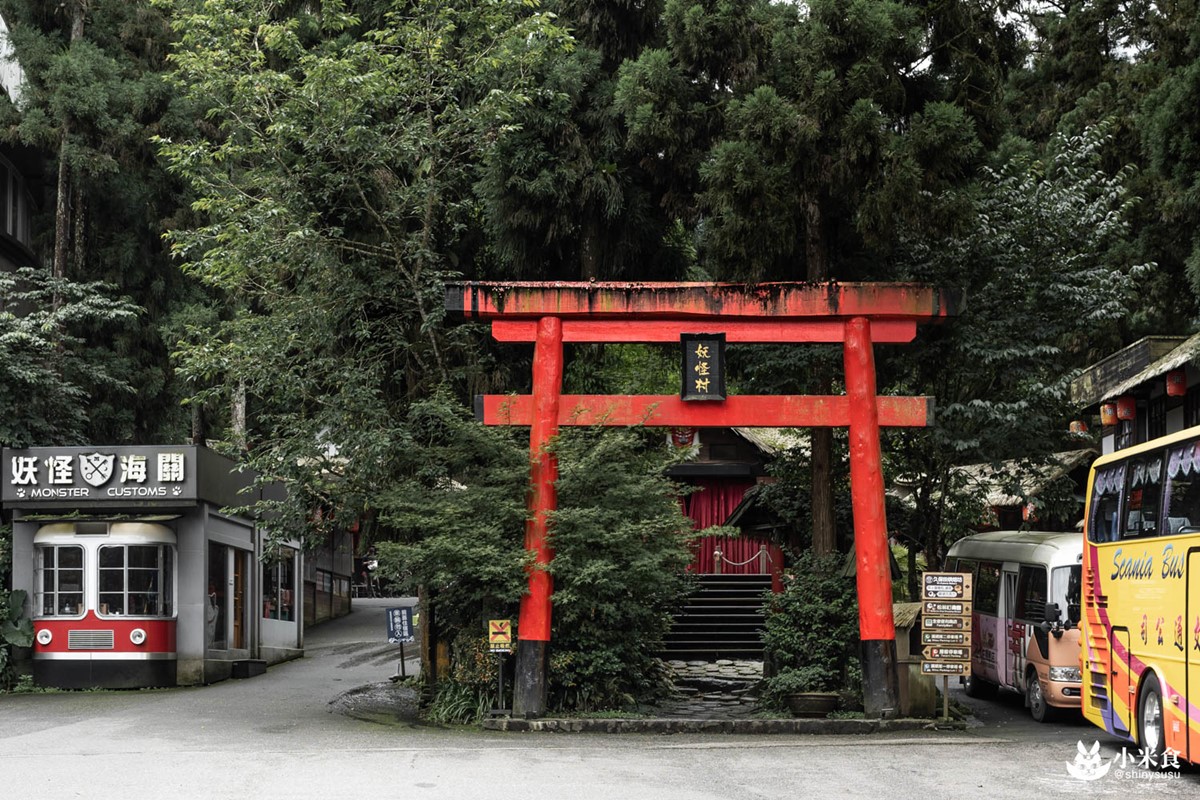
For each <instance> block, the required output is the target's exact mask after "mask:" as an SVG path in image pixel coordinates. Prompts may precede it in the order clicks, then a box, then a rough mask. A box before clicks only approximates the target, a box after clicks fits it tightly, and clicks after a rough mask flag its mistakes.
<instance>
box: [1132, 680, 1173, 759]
mask: <svg viewBox="0 0 1200 800" xmlns="http://www.w3.org/2000/svg"><path fill="white" fill-rule="evenodd" d="M1163 719H1164V717H1163V704H1162V690H1161V689H1160V688H1158V678H1157V677H1155V676H1154V675H1148V676H1146V680H1145V682H1143V683H1142V693H1141V696H1140V697H1139V698H1138V718H1137V725H1138V744H1139V745H1140V746H1141V748H1142V753H1143V754H1146V755H1149V756H1150V759H1149V760H1150V763H1151V764H1155V765H1157V766H1161V765H1162V757H1163V753H1164V752H1166V749H1167V748H1166V734H1167V729H1166V725H1165V724H1164V722H1163Z"/></svg>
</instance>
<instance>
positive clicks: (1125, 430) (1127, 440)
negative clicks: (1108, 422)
mask: <svg viewBox="0 0 1200 800" xmlns="http://www.w3.org/2000/svg"><path fill="white" fill-rule="evenodd" d="M1136 433H1137V431H1136V429H1135V427H1134V421H1133V420H1131V419H1123V420H1121V421H1119V422H1118V423H1117V433H1116V437H1115V438H1116V441H1115V443H1114V446H1115V447H1116V449H1118V450H1124V449H1125V448H1126V447H1133V446H1134V445H1135V444H1137V437H1136Z"/></svg>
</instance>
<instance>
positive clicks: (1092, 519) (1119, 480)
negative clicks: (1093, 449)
mask: <svg viewBox="0 0 1200 800" xmlns="http://www.w3.org/2000/svg"><path fill="white" fill-rule="evenodd" d="M1124 487H1125V464H1116V465H1114V466H1111V467H1107V468H1105V469H1100V470H1097V471H1096V476H1095V478H1094V479H1093V481H1092V507H1091V509H1090V513H1089V514H1088V539H1090V540H1091V541H1093V542H1114V541H1116V540H1117V539H1118V538H1120V537H1119V527H1118V525H1117V520H1118V519H1119V516H1118V515H1119V513H1120V507H1121V492H1122V490H1123V489H1124Z"/></svg>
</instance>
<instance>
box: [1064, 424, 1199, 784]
mask: <svg viewBox="0 0 1200 800" xmlns="http://www.w3.org/2000/svg"><path fill="white" fill-rule="evenodd" d="M1086 507H1087V516H1086V518H1085V521H1084V530H1085V533H1086V536H1087V544H1086V547H1085V548H1084V560H1083V566H1084V570H1083V575H1084V582H1083V587H1082V588H1083V611H1084V622H1083V643H1084V650H1083V667H1084V676H1085V678H1086V680H1085V681H1084V683H1083V709H1084V712H1083V713H1084V716H1085V717H1086V718H1087V719H1089V720H1091V721H1092V722H1093V723H1095V724H1096V725H1099V726H1100V727H1101V728H1104V729H1105V730H1106V731H1108V732H1109V733H1111V734H1113V735H1115V736H1119V737H1121V738H1124V739H1127V740H1130V741H1133V742H1135V743H1136V744H1138V745H1139V746H1140V747H1141V749H1142V750H1143V751H1144V753H1145V754H1146V755H1147V756H1148V757H1149V761H1150V763H1152V764H1154V765H1155V766H1163V765H1164V756H1169V759H1168V760H1170V761H1174V760H1178V761H1183V760H1186V761H1190V762H1192V763H1200V710H1197V705H1200V428H1189V429H1187V430H1185V431H1180V432H1179V433H1175V434H1171V435H1170V436H1164V437H1161V438H1158V439H1154V440H1151V441H1149V442H1146V443H1145V444H1141V445H1137V446H1135V447H1130V448H1128V449H1125V450H1120V451H1118V452H1116V453H1112V454H1110V455H1106V456H1103V457H1101V458H1099V459H1097V460H1096V463H1095V464H1093V465H1092V473H1091V476H1090V478H1089V479H1088V493H1087V506H1086ZM1168 749H1169V750H1170V751H1172V752H1171V753H1167V750H1168Z"/></svg>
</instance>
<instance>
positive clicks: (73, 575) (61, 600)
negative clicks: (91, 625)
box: [34, 545, 84, 617]
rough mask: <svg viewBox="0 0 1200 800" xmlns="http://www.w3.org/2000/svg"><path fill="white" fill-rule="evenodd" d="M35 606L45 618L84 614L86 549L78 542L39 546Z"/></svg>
mask: <svg viewBox="0 0 1200 800" xmlns="http://www.w3.org/2000/svg"><path fill="white" fill-rule="evenodd" d="M36 552H37V561H36V564H37V566H36V568H35V571H36V572H37V573H38V575H36V576H35V577H34V585H35V586H36V587H37V591H36V592H35V593H34V594H35V597H34V607H35V608H39V609H41V615H42V616H44V617H56V616H70V617H73V616H76V615H78V614H82V613H83V610H84V609H83V548H82V547H79V546H77V545H38V547H37V551H36Z"/></svg>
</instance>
